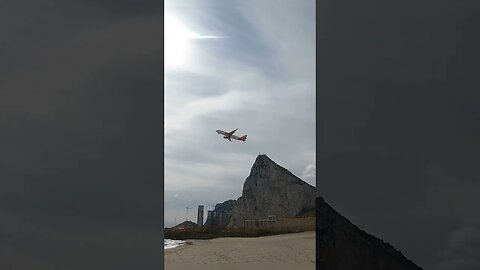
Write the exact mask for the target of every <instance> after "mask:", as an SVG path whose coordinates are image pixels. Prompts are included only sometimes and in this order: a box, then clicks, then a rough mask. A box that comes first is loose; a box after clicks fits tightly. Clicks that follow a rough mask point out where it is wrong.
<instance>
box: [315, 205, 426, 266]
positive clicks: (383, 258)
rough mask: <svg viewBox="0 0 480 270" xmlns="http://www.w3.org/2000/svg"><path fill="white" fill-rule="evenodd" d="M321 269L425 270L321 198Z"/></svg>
mask: <svg viewBox="0 0 480 270" xmlns="http://www.w3.org/2000/svg"><path fill="white" fill-rule="evenodd" d="M316 216H317V225H316V226H317V234H316V242H317V243H316V246H317V247H316V252H317V261H316V264H317V269H322V270H356V269H369V270H414V269H415V270H421V269H422V268H420V267H419V266H417V265H416V264H415V263H413V262H412V261H410V260H408V259H407V258H406V257H405V256H403V254H402V253H400V252H399V251H397V250H396V249H395V248H394V247H393V246H391V245H390V244H388V243H385V242H383V241H382V240H380V239H378V238H376V237H374V236H372V235H370V234H368V233H366V232H364V231H362V230H360V229H359V228H358V227H357V226H355V225H353V224H352V223H351V222H350V221H349V220H348V219H346V218H344V217H343V216H341V215H340V214H339V213H338V212H336V211H335V210H334V209H333V208H332V207H331V206H330V205H328V204H327V203H326V202H325V201H324V200H323V198H321V197H318V198H317V211H316Z"/></svg>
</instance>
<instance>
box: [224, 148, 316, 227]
mask: <svg viewBox="0 0 480 270" xmlns="http://www.w3.org/2000/svg"><path fill="white" fill-rule="evenodd" d="M314 207H315V187H313V186H311V185H309V184H307V183H306V182H304V181H302V180H301V179H300V178H298V177H296V176H295V175H293V174H292V173H291V172H290V171H288V170H287V169H285V168H283V167H281V166H279V165H277V164H276V163H275V162H273V161H272V160H271V159H270V158H269V157H267V156H266V155H259V156H258V157H257V159H256V160H255V163H254V164H253V166H252V169H251V171H250V175H249V176H248V177H247V179H246V180H245V183H244V185H243V191H242V196H241V197H240V198H239V199H238V200H237V202H236V203H235V206H234V208H233V210H232V216H231V218H230V222H229V224H228V226H229V227H234V228H235V227H237V228H238V227H243V225H244V220H245V219H266V218H268V216H269V215H276V216H277V218H281V217H292V216H296V215H298V214H300V213H301V212H302V211H305V209H312V208H314Z"/></svg>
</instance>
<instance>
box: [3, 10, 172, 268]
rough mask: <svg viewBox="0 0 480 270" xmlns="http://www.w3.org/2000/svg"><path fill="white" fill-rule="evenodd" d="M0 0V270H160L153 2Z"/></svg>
mask: <svg viewBox="0 0 480 270" xmlns="http://www.w3.org/2000/svg"><path fill="white" fill-rule="evenodd" d="M116 3H118V4H119V5H122V4H121V3H119V2H116ZM145 3H146V2H145ZM2 5H5V6H3V7H4V8H0V13H1V14H0V15H1V17H2V18H7V20H8V23H6V24H1V25H2V26H3V27H5V26H8V31H6V34H5V35H6V36H5V39H4V40H5V42H4V43H2V46H7V47H8V48H10V51H8V50H7V51H2V52H1V53H4V54H5V55H6V59H7V61H2V63H0V68H1V69H2V70H6V72H5V73H3V72H2V77H1V78H0V88H1V89H2V91H1V92H0V108H1V116H0V144H1V148H2V152H1V154H0V168H1V170H0V178H1V179H2V180H1V181H0V202H1V204H0V220H1V222H0V265H1V268H15V269H32V268H43V269H54V268H62V269H85V268H89V269H109V268H115V269H131V268H135V267H140V268H142V269H158V268H159V266H160V260H159V257H160V256H161V254H162V253H161V252H162V250H163V249H162V247H161V227H162V205H161V201H162V199H161V190H162V183H161V182H160V180H159V179H161V176H162V175H161V171H160V168H159V164H161V163H162V154H163V153H162V148H161V144H160V143H161V141H159V139H158V138H161V136H162V132H161V131H162V127H161V125H160V123H161V119H159V116H160V115H161V106H159V105H158V104H159V102H161V100H162V92H161V91H160V90H159V89H161V87H162V83H161V78H160V76H159V75H158V74H159V72H161V69H162V64H161V59H162V50H161V41H162V39H161V33H160V31H159V29H160V27H161V20H162V18H161V14H160V12H159V9H157V12H152V10H151V9H149V10H144V11H145V12H144V11H142V9H140V8H139V9H135V11H134V12H133V13H128V12H126V10H125V12H120V11H114V9H115V7H111V6H108V5H107V3H105V5H103V4H102V6H100V4H99V3H96V4H94V3H91V2H87V1H68V3H67V2H65V1H43V2H42V3H37V2H36V1H33V2H31V3H29V2H27V1H10V2H9V3H6V2H2ZM109 7H111V8H109ZM4 15H5V16H4ZM16 15H18V16H16ZM139 264H140V265H139Z"/></svg>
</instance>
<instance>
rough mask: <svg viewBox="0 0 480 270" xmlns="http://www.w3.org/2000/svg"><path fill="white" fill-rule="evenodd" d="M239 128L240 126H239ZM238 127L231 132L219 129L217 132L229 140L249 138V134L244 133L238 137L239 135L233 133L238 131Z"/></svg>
mask: <svg viewBox="0 0 480 270" xmlns="http://www.w3.org/2000/svg"><path fill="white" fill-rule="evenodd" d="M237 129H238V128H237ZM237 129H235V130H232V131H230V132H225V131H223V130H220V129H217V130H216V132H217V133H218V134H221V135H223V138H224V139H227V140H229V141H232V140H231V139H235V140H239V141H242V142H244V141H245V140H246V139H247V135H243V136H242V137H238V136H235V135H233V133H235V131H237Z"/></svg>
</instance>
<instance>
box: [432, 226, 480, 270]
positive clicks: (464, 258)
mask: <svg viewBox="0 0 480 270" xmlns="http://www.w3.org/2000/svg"><path fill="white" fill-rule="evenodd" d="M438 257H439V262H438V264H437V267H436V268H435V269H438V270H450V269H458V270H470V269H478V268H479V267H480V259H479V258H480V231H479V230H478V229H477V228H474V227H462V228H460V229H458V230H456V231H454V232H453V233H451V234H450V235H449V238H448V242H447V247H446V249H445V250H443V251H442V252H441V253H439V254H438Z"/></svg>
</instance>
